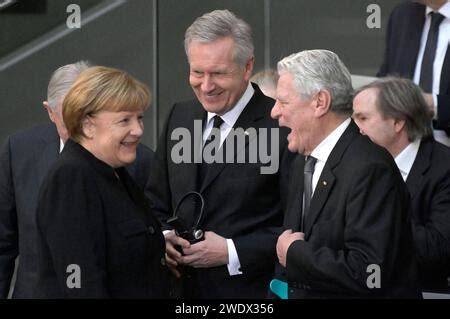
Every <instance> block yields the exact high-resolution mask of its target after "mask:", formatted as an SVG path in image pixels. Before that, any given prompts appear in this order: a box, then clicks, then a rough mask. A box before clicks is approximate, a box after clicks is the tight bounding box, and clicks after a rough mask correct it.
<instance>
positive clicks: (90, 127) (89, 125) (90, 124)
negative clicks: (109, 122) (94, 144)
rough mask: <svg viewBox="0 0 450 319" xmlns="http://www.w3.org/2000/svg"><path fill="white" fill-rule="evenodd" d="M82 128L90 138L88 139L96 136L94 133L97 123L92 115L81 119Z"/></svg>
mask: <svg viewBox="0 0 450 319" xmlns="http://www.w3.org/2000/svg"><path fill="white" fill-rule="evenodd" d="M81 129H82V131H83V134H84V135H85V136H86V137H87V138H88V139H92V138H93V137H94V133H95V125H94V121H93V119H92V117H90V116H86V117H85V118H84V119H83V120H82V121H81Z"/></svg>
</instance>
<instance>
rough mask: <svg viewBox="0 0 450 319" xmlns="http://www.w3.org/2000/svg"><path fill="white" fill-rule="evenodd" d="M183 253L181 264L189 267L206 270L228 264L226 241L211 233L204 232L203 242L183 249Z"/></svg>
mask: <svg viewBox="0 0 450 319" xmlns="http://www.w3.org/2000/svg"><path fill="white" fill-rule="evenodd" d="M183 253H184V256H182V257H181V258H180V261H181V263H182V264H184V265H188V266H191V267H196V268H208V267H216V266H222V265H226V264H228V246H227V240H226V239H225V238H224V237H222V236H219V235H217V234H216V233H214V232H211V231H207V232H205V239H204V240H202V241H200V242H198V243H195V244H194V245H191V246H190V247H183Z"/></svg>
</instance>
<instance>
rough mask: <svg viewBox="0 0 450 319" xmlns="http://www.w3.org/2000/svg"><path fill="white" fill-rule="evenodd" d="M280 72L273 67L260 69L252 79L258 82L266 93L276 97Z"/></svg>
mask: <svg viewBox="0 0 450 319" xmlns="http://www.w3.org/2000/svg"><path fill="white" fill-rule="evenodd" d="M278 78H279V75H278V72H277V71H275V70H272V69H268V70H263V71H259V72H258V73H255V74H254V75H253V76H252V77H251V78H250V81H251V82H253V83H256V84H258V86H259V88H260V89H261V91H262V92H263V93H264V95H267V96H269V97H271V98H273V99H275V96H276V91H277V83H278Z"/></svg>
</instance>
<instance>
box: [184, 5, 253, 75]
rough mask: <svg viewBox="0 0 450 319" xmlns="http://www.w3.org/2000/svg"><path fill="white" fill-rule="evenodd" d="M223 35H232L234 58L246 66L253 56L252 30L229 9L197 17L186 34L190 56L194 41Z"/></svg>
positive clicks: (209, 39) (185, 40) (185, 47)
mask: <svg viewBox="0 0 450 319" xmlns="http://www.w3.org/2000/svg"><path fill="white" fill-rule="evenodd" d="M223 37H231V38H232V39H233V40H234V43H235V49H234V54H233V58H234V61H235V62H236V63H237V64H239V65H240V66H245V64H246V63H247V62H248V60H249V59H250V58H252V57H253V51H254V47H253V39H252V30H251V28H250V26H249V25H248V23H247V22H245V21H244V20H242V19H239V18H238V17H236V16H235V15H234V14H233V13H232V12H231V11H228V10H214V11H212V12H209V13H206V14H204V15H202V16H201V17H199V18H197V19H196V20H195V21H194V23H192V24H191V26H190V27H189V28H187V30H186V33H185V34H184V49H185V51H186V55H187V56H188V58H189V46H190V45H191V43H192V42H200V43H211V42H213V41H215V40H217V39H220V38H223Z"/></svg>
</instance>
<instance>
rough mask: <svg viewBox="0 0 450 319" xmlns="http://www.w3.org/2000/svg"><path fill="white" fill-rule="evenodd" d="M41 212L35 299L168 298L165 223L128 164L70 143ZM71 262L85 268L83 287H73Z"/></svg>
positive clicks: (43, 195)
mask: <svg viewBox="0 0 450 319" xmlns="http://www.w3.org/2000/svg"><path fill="white" fill-rule="evenodd" d="M115 173H116V174H117V176H116V175H115ZM36 214H37V227H38V240H37V242H36V243H35V244H36V246H37V256H38V258H37V261H35V262H36V265H37V286H36V287H34V288H35V291H34V297H36V298H72V297H75V298H166V297H168V292H169V289H168V288H169V282H168V278H169V277H168V269H167V267H166V266H165V257H164V254H165V240H164V237H163V235H162V232H161V228H160V223H159V222H158V220H157V219H156V217H155V216H154V215H153V213H152V211H151V209H150V205H149V202H148V199H147V198H146V197H145V195H144V193H143V191H142V190H140V189H139V187H138V186H137V184H136V183H135V182H134V181H133V179H132V178H131V176H130V175H129V174H128V172H127V171H126V169H125V168H118V169H113V168H112V167H110V166H109V165H107V164H106V163H104V162H102V161H100V160H98V159H97V158H96V157H95V156H93V155H92V154H91V153H90V152H89V151H87V150H86V149H84V148H83V147H82V146H81V145H79V144H77V143H75V142H73V141H71V140H69V141H67V143H66V145H65V147H64V150H63V152H62V154H61V156H60V157H59V158H58V160H57V161H56V162H55V164H54V165H53V166H52V167H51V169H50V171H49V173H48V175H47V177H46V178H45V179H44V181H43V183H42V186H41V190H40V192H39V197H38V205H37V212H36ZM69 265H77V266H79V269H80V274H81V276H80V279H81V280H80V285H81V287H80V288H70V287H68V285H67V281H69V280H68V277H69V275H70V274H71V273H72V272H69V271H68V270H67V268H68V266H69Z"/></svg>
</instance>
